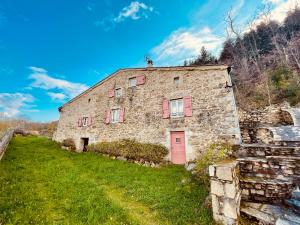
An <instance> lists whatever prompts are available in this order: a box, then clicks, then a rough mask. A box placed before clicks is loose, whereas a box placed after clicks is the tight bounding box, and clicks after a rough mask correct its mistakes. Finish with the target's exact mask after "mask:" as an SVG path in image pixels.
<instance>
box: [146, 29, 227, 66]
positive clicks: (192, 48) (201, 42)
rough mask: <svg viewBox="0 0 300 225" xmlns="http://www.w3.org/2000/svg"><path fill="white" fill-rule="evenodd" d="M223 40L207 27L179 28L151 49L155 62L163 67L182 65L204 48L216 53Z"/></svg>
mask: <svg viewBox="0 0 300 225" xmlns="http://www.w3.org/2000/svg"><path fill="white" fill-rule="evenodd" d="M222 42H223V38H221V37H218V36H216V35H215V34H213V32H212V31H211V29H210V28H209V27H204V28H202V29H197V28H196V27H192V28H190V29H186V28H181V29H178V30H176V31H174V32H173V33H171V34H170V35H169V36H168V37H167V38H166V39H165V40H164V41H163V42H162V43H161V44H159V45H158V46H156V47H155V48H153V49H152V51H151V54H152V55H154V57H155V62H156V63H158V64H164V65H166V64H167V65H178V64H182V63H183V61H184V60H185V59H189V58H193V57H195V56H197V55H199V53H200V50H201V48H202V47H203V46H204V47H205V48H206V49H207V50H209V51H212V52H214V53H217V51H218V49H219V48H220V47H221V45H222Z"/></svg>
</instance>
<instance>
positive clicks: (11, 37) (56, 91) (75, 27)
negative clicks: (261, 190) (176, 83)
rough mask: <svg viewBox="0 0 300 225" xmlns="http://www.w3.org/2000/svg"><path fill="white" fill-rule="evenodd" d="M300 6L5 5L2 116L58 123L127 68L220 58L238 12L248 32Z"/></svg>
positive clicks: (36, 0) (1, 9) (103, 1)
mask: <svg viewBox="0 0 300 225" xmlns="http://www.w3.org/2000/svg"><path fill="white" fill-rule="evenodd" d="M296 1H299V0H251V1H246V0H232V1H230V0H228V1H227V0H226V1H224V0H206V1H201V0H153V1H150V0H138V1H125V0H76V1H74V0H73V1H71V0H65V1H61V0H43V1H41V0H26V1H24V0H1V1H0V115H1V116H5V117H9V118H15V117H25V118H28V119H30V120H33V121H41V122H44V121H51V120H57V119H58V116H59V114H58V112H57V108H58V107H59V106H61V105H62V104H63V103H64V102H67V101H68V100H69V99H70V98H72V97H74V96H76V95H77V94H79V93H80V92H82V91H84V90H85V89H87V88H88V87H90V86H92V85H93V84H94V83H96V82H98V81H99V80H101V79H103V78H104V77H106V76H107V75H109V74H110V73H112V72H114V71H115V70H117V69H119V68H124V67H143V66H145V62H144V56H145V55H148V56H150V57H151V58H152V59H153V60H154V64H155V65H159V66H161V65H164V66H171V65H182V63H183V60H184V59H188V58H192V57H195V56H196V55H197V54H198V53H199V52H200V49H201V47H202V46H205V47H206V48H207V49H209V50H210V51H212V52H214V53H215V54H218V52H219V51H220V47H221V45H222V42H223V41H224V39H225V38H226V32H225V22H224V15H225V14H226V12H227V11H228V10H229V9H230V8H232V12H233V14H234V16H235V17H236V18H237V21H239V25H238V26H239V27H243V25H244V24H246V22H247V21H250V20H252V19H253V18H254V15H256V12H257V10H258V9H259V8H261V7H262V5H263V4H265V3H268V4H270V5H271V8H272V10H273V12H274V15H273V16H274V18H276V19H278V18H279V19H281V20H282V18H284V12H285V11H284V10H285V9H286V8H287V4H288V3H291V2H296Z"/></svg>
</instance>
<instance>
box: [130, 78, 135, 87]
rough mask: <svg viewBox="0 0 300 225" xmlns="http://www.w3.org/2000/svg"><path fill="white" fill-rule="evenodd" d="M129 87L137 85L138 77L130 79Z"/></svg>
mask: <svg viewBox="0 0 300 225" xmlns="http://www.w3.org/2000/svg"><path fill="white" fill-rule="evenodd" d="M129 87H136V77H133V78H130V79H129Z"/></svg>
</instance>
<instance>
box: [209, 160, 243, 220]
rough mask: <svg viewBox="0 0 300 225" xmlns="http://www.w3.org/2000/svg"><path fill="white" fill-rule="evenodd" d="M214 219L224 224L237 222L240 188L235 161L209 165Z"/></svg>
mask: <svg viewBox="0 0 300 225" xmlns="http://www.w3.org/2000/svg"><path fill="white" fill-rule="evenodd" d="M209 176H210V186H211V198H212V208H213V217H214V220H215V221H217V222H219V223H221V224H226V225H231V224H237V220H238V216H239V211H240V200H241V190H240V189H239V176H238V164H237V162H236V161H233V162H226V163H218V164H215V165H212V166H210V167H209Z"/></svg>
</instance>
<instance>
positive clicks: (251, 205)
mask: <svg viewBox="0 0 300 225" xmlns="http://www.w3.org/2000/svg"><path fill="white" fill-rule="evenodd" d="M241 212H242V213H245V214H247V215H248V216H251V217H254V218H256V219H258V220H259V221H260V222H261V223H262V224H276V225H300V217H299V216H298V215H297V214H295V213H293V212H292V211H291V210H290V209H288V208H286V207H285V206H284V205H272V204H262V203H255V202H242V204H241Z"/></svg>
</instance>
